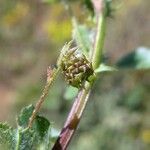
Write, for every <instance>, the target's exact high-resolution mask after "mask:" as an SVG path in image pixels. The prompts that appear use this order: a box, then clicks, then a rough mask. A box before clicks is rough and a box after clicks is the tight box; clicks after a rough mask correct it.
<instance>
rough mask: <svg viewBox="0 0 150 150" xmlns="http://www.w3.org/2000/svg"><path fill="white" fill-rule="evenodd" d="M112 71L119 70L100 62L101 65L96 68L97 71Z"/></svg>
mask: <svg viewBox="0 0 150 150" xmlns="http://www.w3.org/2000/svg"><path fill="white" fill-rule="evenodd" d="M110 71H117V69H115V68H114V67H111V66H107V65H105V64H100V66H99V67H98V68H97V69H96V70H95V72H96V73H99V72H110Z"/></svg>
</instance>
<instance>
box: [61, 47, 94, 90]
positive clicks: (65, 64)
mask: <svg viewBox="0 0 150 150" xmlns="http://www.w3.org/2000/svg"><path fill="white" fill-rule="evenodd" d="M61 68H62V70H63V74H64V76H65V80H66V81H67V83H68V84H70V85H72V86H74V87H77V88H80V87H81V86H82V85H83V82H84V81H88V77H89V76H91V75H93V73H94V71H93V68H92V64H91V62H89V61H88V59H87V58H86V57H85V55H83V54H82V53H79V50H78V49H77V48H73V49H70V50H69V51H67V52H66V53H65V54H64V56H63V59H62V63H61Z"/></svg>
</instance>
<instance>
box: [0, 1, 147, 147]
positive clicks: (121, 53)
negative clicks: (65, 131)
mask: <svg viewBox="0 0 150 150" xmlns="http://www.w3.org/2000/svg"><path fill="white" fill-rule="evenodd" d="M73 7H74V9H75V10H76V13H77V14H76V16H78V17H79V18H78V19H79V22H82V17H83V16H84V17H85V16H86V15H85V13H83V11H85V12H86V10H84V7H83V6H81V5H79V3H78V2H74V3H73ZM149 8H150V1H149V0H144V1H143V0H130V1H129V0H124V1H122V3H121V7H119V9H118V10H117V11H116V12H115V13H114V16H113V17H112V18H109V19H108V22H107V36H106V42H105V48H104V49H105V56H106V59H107V62H108V64H109V65H113V66H117V65H118V66H119V67H120V68H123V69H120V70H119V71H118V72H114V73H105V74H102V75H101V76H100V77H99V79H98V81H97V82H96V84H95V86H94V88H93V92H92V94H91V96H90V101H89V103H88V106H87V108H86V111H85V113H84V116H83V118H82V120H81V122H80V125H79V129H78V131H77V132H76V135H75V137H74V138H73V140H72V142H71V144H70V147H69V149H70V150H91V149H94V150H114V149H115V150H148V149H150V94H149V93H150V78H149V76H150V70H149V69H148V68H149V67H150V50H149V47H150V42H149V41H150V13H149ZM71 37H72V24H71V17H70V14H69V13H68V12H67V11H66V10H65V9H64V7H63V5H62V4H61V3H60V2H57V3H53V4H51V5H50V4H49V3H47V2H46V1H44V0H32V1H31V0H30V1H29V0H21V1H19V0H13V1H11V0H7V1H6V0H0V121H3V122H9V123H10V124H12V125H14V126H15V119H14V118H15V116H16V115H17V113H18V112H19V111H20V109H21V108H22V107H24V106H26V105H29V104H31V103H33V104H35V102H36V101H37V99H38V98H39V97H40V95H41V92H42V89H43V87H44V84H45V81H46V69H47V67H48V66H49V65H55V63H56V60H57V57H58V55H59V52H60V50H61V48H62V46H63V45H64V43H65V42H66V41H69V40H70V39H71ZM133 56H134V57H133ZM135 58H136V59H135ZM133 68H134V69H133ZM143 68H144V69H143ZM75 92H76V90H75V89H73V88H68V87H67V85H66V83H65V82H64V81H63V77H62V76H61V75H60V77H59V78H58V79H57V81H56V83H55V84H54V86H53V88H52V90H51V91H50V92H49V95H48V97H47V100H46V101H45V103H44V104H43V107H42V109H41V113H42V114H43V115H44V116H46V117H47V118H48V119H49V120H50V121H51V122H53V127H54V128H53V129H54V132H55V133H57V132H58V131H59V130H60V129H61V128H62V126H63V123H64V121H65V119H66V117H67V113H68V112H69V110H70V107H71V105H72V103H73V98H74V96H75V95H74V93H75Z"/></svg>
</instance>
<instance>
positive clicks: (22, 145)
mask: <svg viewBox="0 0 150 150" xmlns="http://www.w3.org/2000/svg"><path fill="white" fill-rule="evenodd" d="M34 140H36V139H35V132H34V131H33V130H32V129H29V128H26V129H24V128H22V127H18V129H17V130H16V132H15V134H14V142H15V146H14V149H15V150H27V149H32V147H33V142H34Z"/></svg>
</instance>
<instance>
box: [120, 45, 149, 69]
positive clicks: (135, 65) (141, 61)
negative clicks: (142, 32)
mask: <svg viewBox="0 0 150 150" xmlns="http://www.w3.org/2000/svg"><path fill="white" fill-rule="evenodd" d="M117 66H118V67H120V68H129V69H150V49H149V48H146V47H139V48H137V49H136V50H135V51H133V52H131V53H129V54H127V55H126V56H124V57H122V58H121V59H120V60H119V61H118V62H117Z"/></svg>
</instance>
